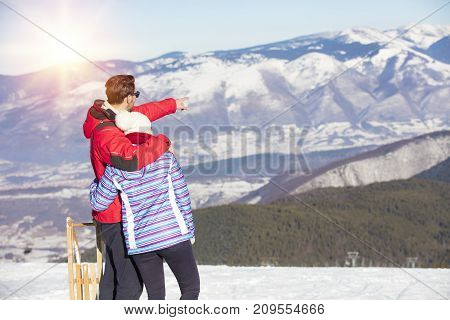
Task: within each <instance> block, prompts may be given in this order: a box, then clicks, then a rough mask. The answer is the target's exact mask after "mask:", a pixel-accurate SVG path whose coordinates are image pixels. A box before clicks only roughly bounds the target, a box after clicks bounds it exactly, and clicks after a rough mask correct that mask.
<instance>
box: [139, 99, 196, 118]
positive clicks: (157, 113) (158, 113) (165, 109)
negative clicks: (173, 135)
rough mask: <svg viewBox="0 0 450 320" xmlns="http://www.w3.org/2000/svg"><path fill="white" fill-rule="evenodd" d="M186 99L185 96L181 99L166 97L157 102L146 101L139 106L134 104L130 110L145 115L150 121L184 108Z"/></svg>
mask: <svg viewBox="0 0 450 320" xmlns="http://www.w3.org/2000/svg"><path fill="white" fill-rule="evenodd" d="M187 99H188V98H187V97H184V98H181V99H173V98H168V99H164V100H161V101H158V102H148V103H144V104H141V105H139V106H134V107H133V109H132V111H136V112H140V113H142V114H144V115H146V116H147V118H149V119H150V121H155V120H158V119H159V118H162V117H164V116H167V115H169V114H172V113H175V112H176V111H177V110H186V109H187V107H186V100H187Z"/></svg>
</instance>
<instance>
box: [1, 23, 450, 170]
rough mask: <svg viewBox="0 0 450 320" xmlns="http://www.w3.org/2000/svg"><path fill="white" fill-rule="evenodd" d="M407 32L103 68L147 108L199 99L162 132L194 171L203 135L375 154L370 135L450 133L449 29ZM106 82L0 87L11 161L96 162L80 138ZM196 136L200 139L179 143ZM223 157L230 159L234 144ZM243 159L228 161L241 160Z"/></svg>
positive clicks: (76, 77) (71, 76)
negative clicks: (128, 80) (273, 135)
mask: <svg viewBox="0 0 450 320" xmlns="http://www.w3.org/2000/svg"><path fill="white" fill-rule="evenodd" d="M406 30H407V29H405V28H399V29H396V30H387V31H378V30H375V29H372V28H353V29H348V30H344V31H341V32H330V33H320V34H314V35H308V36H301V37H297V38H294V39H290V40H286V41H280V42H277V43H270V44H266V45H258V46H254V47H249V48H244V49H237V50H227V51H212V52H206V53H202V54H189V53H184V52H172V53H168V54H165V55H163V56H160V57H157V58H153V59H150V60H146V61H142V62H130V61H123V60H111V61H100V62H96V63H97V64H98V65H100V66H101V67H102V68H103V69H105V70H106V71H107V72H109V73H110V74H118V73H130V74H133V75H135V76H136V78H137V87H138V89H139V90H141V91H142V92H144V93H145V98H147V99H149V100H158V99H163V98H166V97H169V96H172V97H181V96H189V97H190V110H189V111H188V112H184V113H178V114H176V115H175V117H168V118H167V119H164V120H160V121H158V123H157V124H156V125H158V124H159V127H160V129H161V131H162V132H169V134H170V135H171V137H172V138H173V139H174V140H175V142H177V143H179V146H178V148H179V150H180V152H179V154H180V156H181V157H187V158H189V159H186V160H189V163H193V162H198V161H201V160H199V159H198V158H197V156H196V155H198V154H201V153H202V151H203V150H202V148H199V146H198V139H199V135H198V133H199V131H200V128H202V127H204V126H215V128H216V129H217V128H218V126H219V125H220V126H225V127H226V128H227V129H222V128H219V129H218V130H220V131H219V133H218V135H219V136H222V137H226V136H228V131H229V126H232V127H233V128H234V127H236V126H238V127H239V128H242V127H247V126H251V125H255V126H258V127H261V126H262V125H266V126H270V125H283V126H285V125H287V126H289V125H290V126H294V127H297V128H302V127H303V126H305V125H309V126H310V127H311V130H318V128H322V130H325V129H324V128H326V131H327V137H326V138H325V140H321V142H322V143H323V144H326V146H327V148H329V149H332V148H335V149H336V148H340V147H342V146H343V145H342V144H344V147H352V146H355V145H361V144H372V143H373V141H370V143H369V142H368V141H366V135H374V136H375V140H376V143H377V144H382V143H385V142H386V139H389V138H391V139H394V140H398V139H402V138H407V137H411V136H414V135H418V134H422V133H425V132H430V131H434V130H437V129H445V128H448V127H449V123H450V120H449V113H450V107H449V104H448V101H449V98H450V64H449V63H448V59H449V55H450V53H449V52H450V50H448V49H449V42H450V38H449V34H450V26H440V27H439V26H430V25H420V26H416V27H414V28H413V29H411V30H409V31H408V32H407V33H405V34H403V32H405V31H406ZM391 39H394V40H391ZM336 76H338V77H336ZM108 77H109V75H108V74H106V73H104V72H103V71H101V70H99V69H97V68H96V67H94V66H93V65H91V64H89V63H87V62H86V63H80V64H78V65H71V66H63V67H52V68H49V69H46V70H42V71H39V72H35V73H31V74H25V75H21V76H0V133H1V135H0V137H1V138H0V153H1V154H2V156H1V158H3V159H4V160H13V161H16V160H18V161H28V162H29V161H33V162H37V163H49V162H51V163H60V162H64V161H65V162H68V161H87V160H88V152H87V146H88V144H87V141H86V140H85V139H84V138H83V137H82V135H81V131H80V127H81V125H82V122H83V120H84V117H85V113H86V110H87V108H88V107H89V106H90V105H91V104H92V102H93V100H94V99H95V98H104V83H105V80H106V79H107V78H108ZM331 79H334V80H333V81H330V80H331ZM147 99H145V100H147ZM141 101H142V102H144V100H141ZM177 119H178V120H177ZM186 125H187V126H190V127H191V128H192V130H193V131H194V136H193V137H187V138H182V137H178V136H174V134H173V133H174V130H175V128H180V127H182V126H185V127H186ZM344 127H345V128H344ZM216 129H215V130H216ZM186 130H187V129H186ZM349 130H350V131H353V132H355V136H356V139H353V137H352V133H349V132H348V131H349ZM188 133H189V132H188ZM200 135H202V133H201V132H200ZM308 138H311V140H310V141H308V140H309V139H308ZM186 140H187V141H186ZM305 143H306V144H308V143H309V144H310V145H312V146H315V145H316V144H317V139H316V137H315V136H313V135H311V136H310V137H307V139H306V141H305ZM183 147H184V148H185V149H183ZM213 147H214V149H215V150H217V151H218V152H217V153H219V154H223V151H224V150H225V145H224V143H220V145H214V146H213ZM180 148H181V149H180ZM203 149H204V148H203ZM237 149H238V148H232V150H231V151H229V153H228V154H226V157H236V156H242V154H238V151H237ZM187 151H190V153H191V155H188V152H187ZM271 152H282V153H285V148H284V147H282V148H280V150H271ZM244 155H245V154H244ZM210 160H217V159H210Z"/></svg>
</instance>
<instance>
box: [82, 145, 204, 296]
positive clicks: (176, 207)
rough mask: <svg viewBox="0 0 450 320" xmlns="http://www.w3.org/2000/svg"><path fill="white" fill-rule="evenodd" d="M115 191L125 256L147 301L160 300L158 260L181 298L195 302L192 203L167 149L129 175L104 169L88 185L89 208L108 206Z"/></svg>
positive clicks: (197, 280)
mask: <svg viewBox="0 0 450 320" xmlns="http://www.w3.org/2000/svg"><path fill="white" fill-rule="evenodd" d="M119 192H120V196H121V198H122V224H123V232H124V236H125V243H126V246H127V250H128V254H129V255H130V256H131V257H132V259H133V260H134V262H135V263H136V265H137V267H138V269H139V271H140V274H141V276H142V279H143V281H144V283H145V286H146V288H147V293H148V297H149V299H157V300H160V299H164V298H165V283H164V282H165V281H164V269H163V259H164V260H166V262H167V263H168V264H169V267H170V268H171V270H172V271H173V273H174V274H175V277H176V278H177V280H178V284H179V286H180V290H181V293H182V295H181V299H198V296H199V292H200V278H199V273H198V269H197V264H196V262H195V257H194V253H193V250H192V245H191V243H193V242H194V240H195V238H194V236H195V234H194V232H195V227H194V221H193V217H192V208H191V201H190V196H189V191H188V188H187V185H186V182H185V179H184V175H183V173H182V171H181V168H180V166H179V164H178V161H177V160H176V158H175V156H174V155H173V153H172V152H170V151H168V152H166V153H164V154H163V155H162V156H160V157H159V158H158V159H157V160H156V161H155V162H153V163H151V164H149V165H147V166H145V167H144V168H142V169H141V170H138V171H134V172H128V171H123V170H120V169H117V168H114V167H111V166H108V167H107V168H106V170H105V173H104V174H103V176H102V177H101V179H100V181H96V180H94V181H93V182H92V184H91V186H90V202H91V206H92V208H93V209H94V210H103V209H104V208H107V207H108V206H109V205H110V204H111V202H112V201H114V198H115V197H116V196H117V194H118V193H119Z"/></svg>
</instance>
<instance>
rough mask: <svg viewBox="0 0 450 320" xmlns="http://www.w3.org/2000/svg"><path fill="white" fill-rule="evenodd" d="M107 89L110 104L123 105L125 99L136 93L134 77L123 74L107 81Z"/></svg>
mask: <svg viewBox="0 0 450 320" xmlns="http://www.w3.org/2000/svg"><path fill="white" fill-rule="evenodd" d="M105 87H106V96H107V97H108V102H109V103H111V104H119V103H122V102H123V99H125V98H126V97H127V96H129V95H130V94H133V93H134V88H135V86H134V77H133V76H130V75H123V74H119V75H117V76H113V77H111V78H109V79H108V81H106V84H105Z"/></svg>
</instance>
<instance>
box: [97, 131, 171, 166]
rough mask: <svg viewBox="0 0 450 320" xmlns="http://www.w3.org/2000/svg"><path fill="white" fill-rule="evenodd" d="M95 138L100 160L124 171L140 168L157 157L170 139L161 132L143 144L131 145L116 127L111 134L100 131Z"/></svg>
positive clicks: (164, 149)
mask: <svg viewBox="0 0 450 320" xmlns="http://www.w3.org/2000/svg"><path fill="white" fill-rule="evenodd" d="M103 130H105V131H107V130H114V129H103ZM96 140H97V142H96V143H97V146H96V149H97V150H99V155H100V160H101V161H102V162H104V163H106V164H109V165H112V166H113V167H116V168H117V169H120V170H124V171H137V170H140V169H142V168H143V167H145V166H146V165H147V164H150V163H152V162H154V161H155V160H156V159H158V158H159V157H160V156H161V155H162V154H163V153H164V152H166V151H167V149H168V148H169V146H170V140H169V139H168V138H167V137H166V136H165V135H162V134H159V135H157V136H151V137H149V138H148V140H147V141H145V142H144V143H143V144H140V145H133V144H132V143H131V142H130V140H129V139H128V138H127V137H126V136H125V134H124V133H123V132H122V131H120V130H118V129H117V128H115V131H114V132H113V133H112V134H111V133H109V134H108V133H106V132H105V134H102V133H100V134H99V137H98V139H96Z"/></svg>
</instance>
